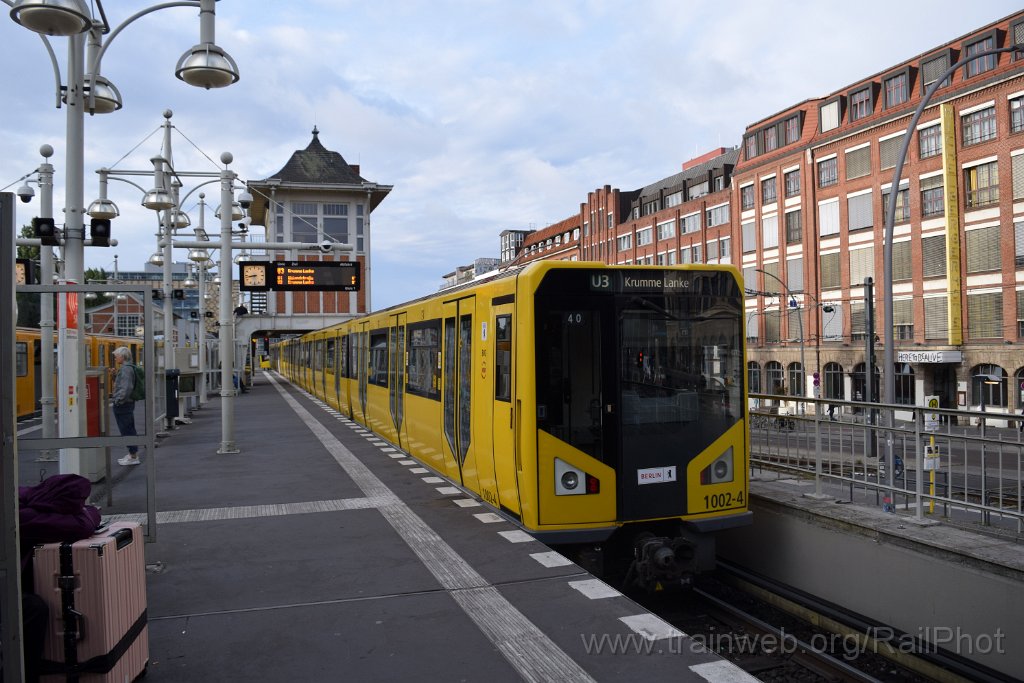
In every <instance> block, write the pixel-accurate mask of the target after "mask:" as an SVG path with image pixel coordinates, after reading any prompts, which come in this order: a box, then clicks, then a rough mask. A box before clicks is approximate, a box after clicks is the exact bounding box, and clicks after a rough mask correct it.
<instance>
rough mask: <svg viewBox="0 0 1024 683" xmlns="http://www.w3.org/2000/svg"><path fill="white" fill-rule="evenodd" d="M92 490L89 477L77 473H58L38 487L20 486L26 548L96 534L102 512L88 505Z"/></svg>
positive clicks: (23, 538) (23, 541)
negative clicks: (86, 502) (87, 501)
mask: <svg viewBox="0 0 1024 683" xmlns="http://www.w3.org/2000/svg"><path fill="white" fill-rule="evenodd" d="M91 490H92V484H90V483H89V480H88V479H86V478H85V477H82V476H79V475H77V474H56V475H54V476H52V477H50V478H48V479H45V480H43V481H42V483H40V484H38V485H36V486H19V487H18V508H19V509H18V516H19V521H20V527H21V544H22V547H23V548H31V547H32V546H33V545H37V544H39V543H56V542H58V541H78V540H81V539H83V538H89V537H90V536H92V534H93V532H94V531H95V530H96V527H97V526H99V523H100V511H99V509H98V508H95V507H93V506H92V505H86V504H85V501H86V499H87V498H88V497H89V492H90V491H91Z"/></svg>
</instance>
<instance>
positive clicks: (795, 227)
mask: <svg viewBox="0 0 1024 683" xmlns="http://www.w3.org/2000/svg"><path fill="white" fill-rule="evenodd" d="M800 215H801V212H800V209H797V210H796V211H789V212H787V213H786V244H799V243H800V242H801V241H802V240H803V226H802V223H803V221H802V220H801V218H800Z"/></svg>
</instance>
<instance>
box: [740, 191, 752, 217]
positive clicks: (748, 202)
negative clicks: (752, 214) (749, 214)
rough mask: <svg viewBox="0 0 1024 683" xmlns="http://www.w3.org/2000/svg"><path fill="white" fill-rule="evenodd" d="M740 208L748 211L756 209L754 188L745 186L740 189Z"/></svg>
mask: <svg viewBox="0 0 1024 683" xmlns="http://www.w3.org/2000/svg"><path fill="white" fill-rule="evenodd" d="M740 208H741V209H743V210H744V211H746V210H747V209H753V208H754V186H753V185H744V186H743V187H741V188H740Z"/></svg>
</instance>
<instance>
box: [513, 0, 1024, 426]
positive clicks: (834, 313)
mask: <svg viewBox="0 0 1024 683" xmlns="http://www.w3.org/2000/svg"><path fill="white" fill-rule="evenodd" d="M1013 44H1024V12H1021V13H1018V14H1015V15H1012V16H1010V17H1007V18H1005V19H1002V20H1000V21H997V22H994V23H992V24H989V25H987V26H983V27H981V28H978V29H976V30H974V31H971V32H970V33H968V34H965V35H963V36H961V37H959V38H956V39H954V40H951V41H949V42H947V43H945V44H943V45H939V46H937V47H935V48H934V49H932V50H929V51H927V52H925V53H923V54H920V55H917V56H915V57H912V58H910V59H907V60H906V61H904V62H901V63H899V64H895V65H893V66H892V67H890V68H888V69H885V70H883V71H881V72H879V73H876V74H872V75H870V76H865V77H864V78H862V79H859V80H858V81H856V82H854V83H851V84H849V85H847V86H844V87H842V88H839V89H837V90H836V91H835V92H832V93H829V94H827V95H826V96H824V97H812V98H810V99H807V100H804V101H802V102H799V103H797V104H794V105H793V106H792V107H788V108H786V109H784V110H783V111H780V112H778V113H776V114H773V115H771V116H767V117H765V118H763V119H761V120H759V121H757V122H755V123H752V124H751V125H749V126H748V127H747V129H746V131H745V132H744V135H743V137H742V140H741V144H740V145H739V147H738V148H737V149H732V150H729V149H725V148H722V149H718V150H715V151H713V152H711V153H709V154H708V155H705V156H703V157H699V158H697V159H694V160H692V161H690V162H687V163H686V164H684V166H683V169H682V171H681V172H680V173H677V174H675V175H673V176H669V177H667V178H664V179H662V180H660V181H658V182H655V183H652V184H650V185H648V186H646V187H644V188H641V189H639V190H634V191H629V192H623V191H620V190H618V189H613V188H612V187H611V186H609V185H605V186H604V187H602V188H600V189H597V190H594V191H593V192H590V193H588V195H587V199H586V201H585V202H584V203H582V204H581V205H580V210H579V216H578V224H579V225H580V229H581V235H580V238H579V240H578V242H577V243H575V244H574V245H571V246H574V247H575V248H576V249H577V250H578V254H577V255H573V254H571V253H569V252H568V251H567V250H566V249H564V248H563V249H561V250H559V251H557V252H555V251H548V250H547V249H546V247H548V241H549V239H550V236H548V235H547V234H546V233H545V232H543V231H539V232H538V233H536V234H530V235H528V236H527V237H526V239H525V241H524V242H523V246H522V251H521V257H522V258H526V259H529V258H578V259H579V260H587V261H600V262H605V263H613V264H636V263H643V264H663V265H672V264H675V263H689V262H703V263H733V264H735V265H736V266H737V267H738V268H740V269H741V270H742V272H743V275H744V279H745V283H746V287H747V290H748V292H749V296H748V299H747V304H746V314H747V330H748V331H747V350H748V377H749V379H750V388H751V390H752V391H764V392H780V393H786V394H792V395H799V394H801V393H804V394H806V395H813V394H814V392H815V391H819V390H820V391H821V392H822V393H821V395H822V396H824V397H826V398H843V399H851V400H853V399H858V398H866V393H865V381H864V380H865V376H864V375H865V369H864V368H865V365H864V360H865V354H866V343H867V339H866V337H867V329H868V328H867V324H868V317H869V316H868V306H867V305H866V303H865V284H864V282H865V278H867V277H872V278H873V279H874V282H875V288H874V302H873V303H874V306H873V309H872V310H873V312H874V320H875V327H874V329H875V334H876V336H877V337H878V339H879V340H883V339H884V337H885V335H884V333H883V331H882V329H883V319H884V318H883V315H884V312H885V308H884V307H885V306H886V305H887V304H886V302H887V300H888V297H887V293H886V292H885V291H884V289H883V272H884V265H883V248H884V247H883V245H884V213H883V212H884V210H885V208H886V207H887V205H888V202H889V201H890V199H891V198H892V197H893V196H895V206H896V222H895V229H894V234H893V244H892V252H893V257H892V272H893V287H892V289H893V292H892V306H893V308H892V313H893V323H894V324H893V327H894V335H893V336H894V339H895V346H896V349H895V358H896V361H897V362H896V367H895V368H893V370H894V373H895V379H896V397H897V401H898V402H902V403H906V404H918V405H920V404H923V403H924V397H925V396H930V395H936V396H939V397H940V401H941V405H942V406H943V407H954V406H957V405H959V406H965V407H966V406H975V407H977V406H979V405H980V404H982V403H984V404H985V405H986V406H987V408H988V409H989V410H997V411H998V410H1021V409H1024V349H1022V347H1021V345H1020V343H1019V342H1020V341H1021V340H1022V337H1024V55H1022V54H1019V53H1012V52H1005V53H999V54H995V55H990V56H985V57H975V58H974V59H971V57H972V56H973V55H977V54H979V53H981V52H983V51H986V50H990V49H995V48H1004V47H1007V46H1012V45H1013ZM961 60H969V61H968V63H967V65H966V66H965V67H962V68H959V69H957V70H956V71H955V72H954V73H953V74H952V75H951V76H949V77H948V78H945V79H943V82H942V85H941V86H940V87H939V88H938V90H937V91H936V93H935V96H934V97H933V98H932V100H931V101H930V102H929V104H928V106H927V108H926V109H925V110H924V113H923V115H922V117H921V119H920V121H919V123H918V124H917V125H916V126H915V129H914V130H913V131H911V132H910V141H909V149H908V153H907V156H906V163H905V165H904V167H903V170H902V173H901V177H900V178H899V179H898V181H897V182H896V188H895V191H894V190H893V177H892V176H893V173H894V169H895V166H896V163H897V159H898V157H899V154H900V151H901V148H902V145H903V142H904V140H905V137H904V136H905V135H906V134H907V133H906V129H907V127H908V125H909V123H910V121H911V118H912V116H913V114H914V111H915V109H916V108H917V107H918V105H919V104H920V103H921V101H922V98H923V97H924V93H925V90H926V89H927V87H928V86H929V85H930V84H932V83H935V82H937V81H939V80H940V79H941V78H942V77H943V73H944V72H945V71H946V69H947V68H948V67H950V66H952V65H954V64H956V63H957V62H959V61H961ZM1000 179H1002V182H1000ZM574 218H575V217H574ZM568 220H570V221H571V220H573V219H568ZM546 230H547V229H546ZM551 246H556V245H554V244H553V243H552V244H551ZM557 246H562V247H564V246H565V245H557ZM518 258H520V257H517V259H518ZM801 350H802V351H803V357H804V362H805V363H806V365H807V366H808V367H804V366H803V365H802V364H801ZM875 355H876V357H877V358H878V360H879V363H881V359H882V357H883V349H882V345H881V341H879V342H878V343H876V345H875ZM816 372H817V373H819V374H820V380H821V386H820V389H819V388H817V387H815V386H814V381H813V379H812V375H813V373H816ZM878 386H879V381H875V382H874V387H876V389H875V391H874V392H873V393H875V395H876V396H877V387H878Z"/></svg>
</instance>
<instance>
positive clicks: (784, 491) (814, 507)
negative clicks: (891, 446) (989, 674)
mask: <svg viewBox="0 0 1024 683" xmlns="http://www.w3.org/2000/svg"><path fill="white" fill-rule="evenodd" d="M802 483H805V482H796V481H789V482H786V481H785V480H783V481H778V482H772V483H765V482H753V483H752V492H753V493H754V496H753V497H752V499H751V500H752V502H753V510H754V524H753V526H750V527H746V528H743V529H735V530H731V531H729V532H727V533H724V534H722V535H721V536H720V539H719V547H718V550H719V555H720V556H721V557H723V558H724V559H727V560H729V561H732V562H735V563H736V564H738V565H741V566H743V567H746V568H748V569H751V570H753V571H756V572H758V573H760V574H764V575H766V576H768V577H770V578H772V579H776V580H778V581H781V582H784V583H786V584H788V585H790V586H794V587H796V588H799V589H800V590H803V591H806V592H808V593H811V594H813V595H816V596H818V597H820V598H822V599H824V600H828V601H831V602H834V603H836V604H839V605H842V606H844V607H846V608H847V609H849V610H852V611H854V612H857V613H859V614H861V615H863V616H865V617H868V618H869V619H873V620H877V621H879V622H882V623H883V624H887V625H889V626H892V627H893V628H896V629H898V630H901V631H904V632H906V633H908V634H910V635H915V636H920V637H922V638H924V639H925V640H928V641H929V642H933V643H937V644H938V645H939V646H940V647H942V648H943V649H946V650H949V651H952V652H955V653H957V654H960V655H961V656H963V657H965V658H967V659H971V660H973V661H976V662H979V663H981V664H984V665H985V666H988V667H991V668H993V669H995V670H997V671H1001V672H1004V673H1006V674H1009V675H1012V676H1014V677H1015V678H1017V679H1022V680H1024V648H1021V647H1020V645H1021V643H1024V546H1022V545H1020V544H1017V543H1014V542H1012V539H1011V540H1010V541H1007V540H1004V539H1000V538H995V537H991V536H987V535H981V534H973V533H968V532H965V531H961V530H958V529H954V528H952V527H948V526H945V525H942V524H934V525H928V526H921V525H918V524H916V523H914V520H913V519H908V518H906V517H903V516H901V515H893V514H887V513H883V512H881V511H880V510H875V509H873V508H866V507H859V506H855V505H849V504H837V503H835V502H834V501H832V500H826V501H816V500H813V499H810V498H806V497H804V496H802V495H801V494H802V492H803V491H804V490H806V487H804V486H801V484H802ZM943 640H945V641H947V642H939V641H943Z"/></svg>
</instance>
